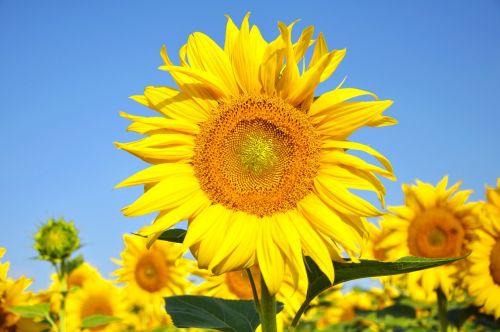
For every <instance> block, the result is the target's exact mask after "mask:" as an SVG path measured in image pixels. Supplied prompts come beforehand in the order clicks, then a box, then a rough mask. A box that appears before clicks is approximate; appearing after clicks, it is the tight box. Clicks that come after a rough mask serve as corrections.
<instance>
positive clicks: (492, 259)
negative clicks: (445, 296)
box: [465, 178, 500, 318]
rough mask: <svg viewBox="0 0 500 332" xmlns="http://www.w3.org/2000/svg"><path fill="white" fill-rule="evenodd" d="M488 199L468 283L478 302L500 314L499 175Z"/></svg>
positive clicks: (488, 309) (488, 310)
mask: <svg viewBox="0 0 500 332" xmlns="http://www.w3.org/2000/svg"><path fill="white" fill-rule="evenodd" d="M486 196H487V198H488V202H487V203H486V204H485V205H484V210H483V214H482V216H481V229H480V230H479V231H478V232H477V239H476V240H475V241H473V242H472V243H471V246H470V249H471V251H472V253H471V254H470V256H469V257H467V260H468V262H469V264H470V265H469V268H468V269H467V270H466V271H467V275H466V277H465V285H466V287H467V290H468V292H469V294H470V295H471V296H473V297H474V298H475V303H476V304H477V305H480V306H483V309H484V311H485V312H487V313H489V314H491V315H493V316H495V318H500V178H499V179H498V180H497V188H487V190H486Z"/></svg>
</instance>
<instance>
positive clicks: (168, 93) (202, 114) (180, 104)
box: [144, 86, 216, 123]
mask: <svg viewBox="0 0 500 332" xmlns="http://www.w3.org/2000/svg"><path fill="white" fill-rule="evenodd" d="M144 96H145V97H146V99H147V100H148V102H149V103H150V105H151V106H150V107H151V108H153V109H155V110H157V111H158V112H160V113H162V114H163V115H164V116H166V117H167V118H172V119H177V120H185V121H187V122H194V123H200V122H204V121H206V120H207V119H208V117H209V116H210V112H211V110H212V109H213V107H216V104H215V105H212V106H208V105H205V106H204V107H201V106H200V105H198V104H197V103H195V102H194V101H193V100H191V99H190V98H188V97H187V94H184V93H181V92H179V91H178V90H176V89H174V88H169V87H153V86H150V87H147V88H146V89H145V90H144ZM207 103H208V101H207Z"/></svg>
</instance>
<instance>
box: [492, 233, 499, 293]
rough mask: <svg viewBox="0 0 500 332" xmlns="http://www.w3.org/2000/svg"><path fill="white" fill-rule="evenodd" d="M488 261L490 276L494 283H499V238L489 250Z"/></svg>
mask: <svg viewBox="0 0 500 332" xmlns="http://www.w3.org/2000/svg"><path fill="white" fill-rule="evenodd" d="M490 262H491V263H490V272H491V276H492V278H493V280H494V281H495V283H496V284H497V285H500V238H499V239H497V242H496V243H495V245H494V246H493V249H492V250H491V256H490Z"/></svg>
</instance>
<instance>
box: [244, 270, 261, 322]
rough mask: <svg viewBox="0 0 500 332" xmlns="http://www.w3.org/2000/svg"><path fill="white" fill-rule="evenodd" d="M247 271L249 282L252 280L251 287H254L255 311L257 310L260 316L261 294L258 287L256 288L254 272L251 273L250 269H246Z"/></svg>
mask: <svg viewBox="0 0 500 332" xmlns="http://www.w3.org/2000/svg"><path fill="white" fill-rule="evenodd" d="M246 271H247V275H248V280H250V285H251V286H252V294H253V303H254V304H255V309H257V312H258V313H259V315H261V310H260V301H259V294H258V292H257V287H256V286H255V281H254V280H253V275H252V271H250V269H246Z"/></svg>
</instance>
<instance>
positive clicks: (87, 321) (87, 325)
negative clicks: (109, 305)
mask: <svg viewBox="0 0 500 332" xmlns="http://www.w3.org/2000/svg"><path fill="white" fill-rule="evenodd" d="M117 320H120V319H119V318H117V317H114V316H106V315H92V316H88V317H85V318H84V319H83V321H82V325H81V328H82V329H91V328H93V327H97V326H101V325H106V324H109V323H112V322H116V321H117Z"/></svg>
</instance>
